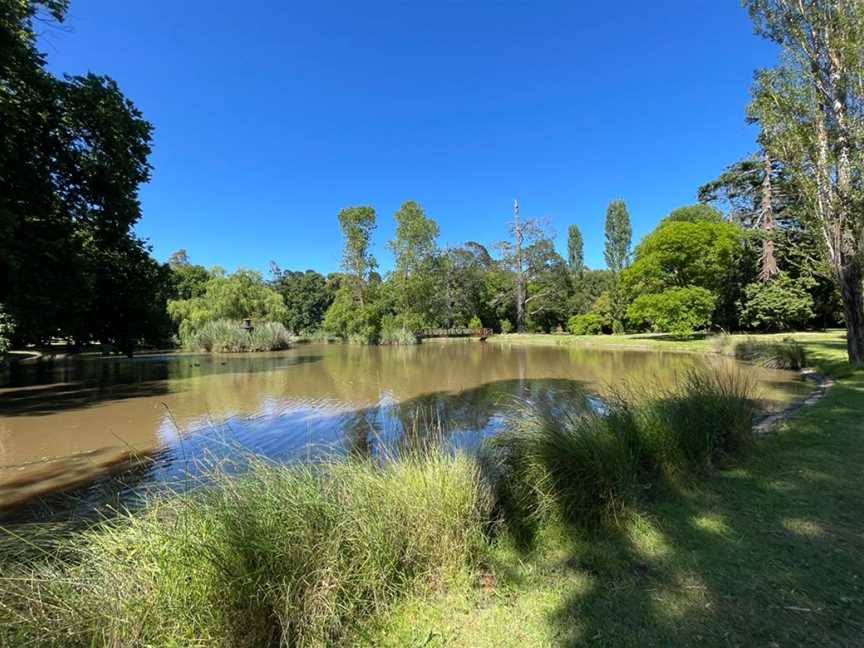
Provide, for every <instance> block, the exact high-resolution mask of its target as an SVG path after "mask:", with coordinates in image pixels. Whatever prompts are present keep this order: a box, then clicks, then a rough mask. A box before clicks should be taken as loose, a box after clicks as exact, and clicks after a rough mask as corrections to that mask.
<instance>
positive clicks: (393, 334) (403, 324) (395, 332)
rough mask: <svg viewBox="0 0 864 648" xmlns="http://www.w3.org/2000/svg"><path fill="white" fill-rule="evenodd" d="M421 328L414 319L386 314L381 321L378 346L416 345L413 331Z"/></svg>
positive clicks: (420, 324) (416, 340)
mask: <svg viewBox="0 0 864 648" xmlns="http://www.w3.org/2000/svg"><path fill="white" fill-rule="evenodd" d="M422 328H423V325H422V323H421V322H419V321H417V320H416V318H410V317H405V316H398V315H392V314H390V313H388V314H387V315H385V316H384V317H383V318H382V319H381V335H380V339H379V341H378V342H379V344H391V345H403V346H407V345H414V344H417V343H418V339H417V335H416V333H415V331H419V330H421V329H422Z"/></svg>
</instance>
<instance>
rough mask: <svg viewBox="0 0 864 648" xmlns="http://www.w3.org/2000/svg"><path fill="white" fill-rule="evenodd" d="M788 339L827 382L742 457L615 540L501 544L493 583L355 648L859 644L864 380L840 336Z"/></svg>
mask: <svg viewBox="0 0 864 648" xmlns="http://www.w3.org/2000/svg"><path fill="white" fill-rule="evenodd" d="M530 337H532V336H506V337H505V338H503V339H504V340H506V338H511V339H513V341H514V342H515V341H516V340H517V339H520V342H522V341H528V338H530ZM533 337H535V338H540V336H533ZM544 337H547V338H553V339H555V340H556V343H561V342H559V340H565V339H567V338H566V337H564V336H544ZM795 337H797V338H799V339H801V341H802V342H803V343H804V344H806V346H807V349H808V351H809V353H810V358H811V359H812V361H813V363H814V364H815V365H816V366H817V367H818V368H820V369H821V370H822V371H824V372H826V373H829V374H831V375H833V376H835V377H837V378H838V380H837V383H836V384H835V386H834V387H833V389H831V391H829V393H828V395H827V396H826V397H825V398H824V399H823V400H822V401H820V402H819V403H817V404H816V405H814V406H813V407H810V408H804V409H802V410H799V411H798V413H796V415H794V417H793V418H791V419H790V420H789V421H787V422H786V423H784V424H782V425H781V426H780V427H779V428H778V429H777V430H776V432H777V433H776V434H773V435H771V436H770V437H768V438H765V439H762V440H760V441H759V442H758V444H757V446H756V448H755V449H754V450H752V451H751V453H750V454H749V456H748V457H747V458H745V459H743V460H739V461H738V462H736V464H735V466H734V467H732V468H728V469H726V470H718V471H715V472H714V473H713V474H712V475H711V476H710V477H708V478H707V479H706V480H704V481H701V482H700V483H699V484H691V485H689V486H688V485H677V486H668V487H664V488H663V489H662V490H663V492H658V493H648V494H646V496H645V498H644V499H643V503H642V504H641V505H640V508H639V510H638V511H634V512H633V513H632V514H630V515H629V516H628V517H627V519H626V520H622V521H621V523H620V525H619V526H618V527H617V528H615V529H611V530H610V529H600V530H595V531H593V532H588V531H584V530H574V529H569V530H559V531H557V532H553V531H549V532H547V534H546V537H545V538H544V539H543V541H542V542H541V543H540V545H539V546H538V547H537V548H535V549H534V550H533V551H531V552H529V553H524V552H522V551H520V550H518V549H517V548H515V547H513V546H511V545H510V544H509V543H508V542H507V541H506V540H503V539H502V540H499V541H498V544H497V545H496V546H495V547H494V548H493V550H492V552H491V557H490V559H489V565H488V573H484V574H480V575H474V576H466V577H465V581H464V582H462V583H459V584H456V585H454V586H451V587H449V588H447V589H446V590H445V591H433V592H430V593H427V594H426V595H425V596H416V597H413V598H409V599H408V600H407V601H405V602H403V603H402V604H401V605H399V606H398V607H396V608H394V610H393V611H392V612H390V613H389V614H387V615H386V616H385V617H383V619H381V620H379V621H378V622H377V623H376V624H375V625H374V626H373V627H370V628H368V629H367V632H366V636H365V639H364V641H365V645H368V646H373V645H374V646H379V645H380V646H418V647H419V646H425V647H427V648H432V647H435V646H465V647H477V648H481V647H484V646H489V647H492V646H495V647H499V646H579V645H592V646H595V645H596V646H634V647H636V646H640V647H641V646H669V645H702V646H799V645H824V646H856V645H864V469H862V466H864V438H862V436H864V371H858V372H851V371H850V370H849V368H848V365H845V362H844V353H845V343H844V341H843V338H842V334H838V333H835V332H832V333H827V334H798V335H796V336H795ZM616 338H617V339H616ZM622 338H623V339H628V340H635V339H636V338H635V336H615V338H612V337H611V336H610V337H609V338H606V339H614V340H616V342H620V341H621V339H622ZM597 339H598V338H594V340H597ZM599 339H600V340H604V338H599ZM570 340H571V341H570V342H569V343H580V344H581V343H584V342H582V341H580V339H579V338H571V339H570ZM664 342H665V340H662V339H661V340H652V341H650V342H648V344H650V345H652V346H656V345H661V346H662V345H663V344H664ZM534 343H544V342H543V340H541V339H535V340H534ZM643 343H644V342H641V341H640V342H638V343H637V342H632V344H634V345H636V344H643ZM707 343H708V342H707V341H694V342H689V343H684V344H685V346H686V345H688V344H689V345H690V347H691V348H692V349H693V350H697V349H698V348H700V347H702V348H705V345H706V344H707ZM594 344H598V343H597V342H596V341H595V342H594ZM673 344H675V343H673Z"/></svg>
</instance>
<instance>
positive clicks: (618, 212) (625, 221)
mask: <svg viewBox="0 0 864 648" xmlns="http://www.w3.org/2000/svg"><path fill="white" fill-rule="evenodd" d="M605 230H606V231H605V233H606V245H605V248H604V250H603V257H604V258H605V260H606V266H607V267H608V268H609V270H610V271H611V272H612V282H611V287H610V292H609V296H610V300H611V302H612V304H611V306H612V317H613V328H614V330H615V332H616V333H617V332H621V331H623V328H624V325H623V319H624V310H625V304H624V297H623V295H622V293H621V290H620V287H619V285H618V274H619V273H620V272H621V271H622V270H623V269H624V268H626V267H627V264H628V262H629V259H630V245H631V241H632V238H633V228H632V227H631V225H630V214H629V213H628V211H627V205H625V204H624V201H623V200H620V199H619V200H613V201H612V202H610V203H609V206H608V207H607V208H606V223H605Z"/></svg>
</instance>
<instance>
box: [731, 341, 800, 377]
mask: <svg viewBox="0 0 864 648" xmlns="http://www.w3.org/2000/svg"><path fill="white" fill-rule="evenodd" d="M733 354H734V355H735V357H736V358H738V359H739V360H745V361H747V362H753V363H755V364H758V365H760V366H762V367H765V368H767V369H790V370H794V371H800V370H801V369H803V368H804V367H805V366H807V354H806V352H805V351H804V347H803V346H802V345H801V344H799V343H798V342H796V341H795V340H793V339H791V338H786V339H784V340H782V341H779V342H778V341H768V340H756V339H752V338H747V339H745V340H741V341H740V342H737V343H736V344H735V346H734V348H733Z"/></svg>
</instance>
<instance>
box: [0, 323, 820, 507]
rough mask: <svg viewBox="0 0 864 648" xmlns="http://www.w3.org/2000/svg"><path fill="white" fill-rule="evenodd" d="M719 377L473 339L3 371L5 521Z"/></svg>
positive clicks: (688, 358) (781, 390) (783, 376)
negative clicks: (245, 464) (180, 481)
mask: <svg viewBox="0 0 864 648" xmlns="http://www.w3.org/2000/svg"><path fill="white" fill-rule="evenodd" d="M706 365H720V366H721V367H723V368H724V369H729V370H734V368H735V363H734V361H733V360H731V359H728V358H719V357H713V358H706V357H702V356H696V355H689V354H679V353H670V352H657V351H650V352H649V351H631V350H591V349H583V348H565V347H539V346H533V347H532V346H518V345H512V346H510V345H507V344H505V343H500V342H494V343H492V342H490V343H487V344H482V343H479V342H476V341H464V340H462V341H459V340H427V341H425V342H424V344H422V345H420V346H417V347H409V348H395V347H356V346H347V345H304V346H298V347H296V348H294V349H291V350H288V351H282V352H278V353H268V354H245V355H185V354H167V355H153V356H140V357H136V358H134V359H125V358H123V359H121V358H96V357H90V358H77V359H68V360H63V361H53V362H40V363H37V364H34V365H30V366H26V365H21V366H16V367H13V368H12V369H10V370H8V371H6V372H5V374H0V381H2V382H0V509H4V508H5V509H7V510H8V509H9V508H10V507H12V506H13V505H15V504H20V503H22V502H25V501H27V500H30V499H31V498H33V497H34V496H37V495H42V494H45V493H49V492H53V491H58V490H62V489H67V488H71V487H73V486H74V487H76V488H78V489H81V488H82V487H83V486H86V485H87V484H91V483H95V482H98V481H99V479H98V478H99V477H100V476H103V475H105V474H106V473H118V472H121V471H124V470H125V471H128V474H129V475H132V478H131V481H132V484H133V486H134V487H136V488H141V487H146V486H147V485H148V484H154V483H160V482H163V483H164V482H165V481H168V480H171V479H176V478H177V477H178V475H181V474H187V473H188V472H190V471H191V470H192V467H193V466H194V467H200V466H201V465H202V464H206V465H212V464H214V463H218V462H220V461H224V460H226V459H230V458H231V457H232V456H237V455H238V454H243V451H244V450H249V451H252V452H255V453H260V454H263V455H265V456H268V457H272V458H274V459H278V460H292V459H306V458H311V457H313V456H320V455H321V454H322V453H334V452H335V453H351V452H357V453H362V454H369V453H376V452H382V451H386V449H387V448H389V447H391V446H392V445H393V444H397V445H398V444H399V443H400V442H402V443H405V442H408V440H409V438H414V439H415V441H416V432H417V431H418V430H425V429H428V428H434V429H437V430H439V432H441V433H443V436H444V439H445V441H446V442H447V443H451V444H454V445H463V446H465V445H469V446H470V445H472V444H477V443H478V442H479V441H480V440H481V439H482V438H483V437H484V436H487V435H490V434H494V433H495V431H496V430H498V429H500V427H501V426H502V425H503V424H504V423H505V421H506V417H507V416H508V406H509V405H510V404H511V403H512V402H513V399H514V398H515V397H530V396H531V395H532V394H535V395H544V396H549V395H550V394H551V395H554V394H555V393H557V392H562V391H568V390H574V389H578V390H580V391H583V392H584V391H588V392H589V393H596V394H601V395H602V393H603V391H604V390H605V389H607V388H608V387H609V386H610V385H615V384H618V383H620V382H622V381H644V380H652V381H661V382H669V381H674V380H675V379H676V376H679V375H681V373H682V372H686V371H687V370H689V369H692V368H697V367H703V366H706ZM747 370H748V371H753V372H755V377H756V379H757V381H758V383H759V385H760V392H761V393H760V396H761V397H762V399H763V400H764V401H765V403H766V404H767V405H768V406H769V407H776V406H778V405H779V404H781V403H783V402H784V401H786V400H788V399H790V398H792V397H795V396H798V395H801V394H803V393H805V392H806V391H807V386H806V385H805V384H804V383H803V382H802V381H801V380H800V379H799V377H798V376H797V374H794V373H791V372H782V371H769V370H764V369H749V368H748V369H747ZM142 458H147V460H146V461H143V462H142ZM132 466H134V469H130V468H131V467H132Z"/></svg>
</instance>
